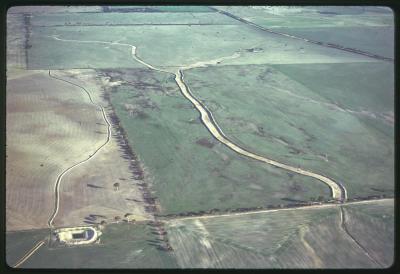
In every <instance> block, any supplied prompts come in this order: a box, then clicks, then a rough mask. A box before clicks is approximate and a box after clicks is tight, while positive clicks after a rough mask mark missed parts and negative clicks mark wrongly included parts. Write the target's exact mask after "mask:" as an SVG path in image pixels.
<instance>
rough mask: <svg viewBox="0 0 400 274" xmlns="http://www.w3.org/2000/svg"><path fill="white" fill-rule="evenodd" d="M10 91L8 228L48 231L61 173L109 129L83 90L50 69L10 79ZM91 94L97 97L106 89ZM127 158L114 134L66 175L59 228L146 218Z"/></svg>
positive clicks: (61, 198)
mask: <svg viewBox="0 0 400 274" xmlns="http://www.w3.org/2000/svg"><path fill="white" fill-rule="evenodd" d="M52 75H54V76H56V77H60V78H64V77H65V79H66V80H68V79H70V78H68V74H65V73H60V72H53V74H52ZM70 80H71V81H74V79H70ZM7 87H8V93H7V111H8V115H7V216H8V218H7V230H19V229H28V228H41V227H46V225H47V220H48V218H49V217H50V214H51V213H52V211H53V208H54V185H55V182H56V179H57V176H58V175H59V174H60V173H61V172H62V171H63V170H65V169H66V168H68V167H70V166H72V165H74V164H76V163H78V162H80V161H83V160H85V159H86V158H88V157H89V156H90V155H91V154H93V152H94V151H95V150H96V149H97V148H98V147H99V146H100V145H102V144H103V143H104V142H105V140H106V138H107V125H106V123H105V122H104V120H103V118H102V115H101V112H100V110H99V109H98V108H96V107H95V106H93V105H92V104H90V103H89V99H88V97H87V95H86V94H85V93H84V91H83V90H82V89H81V88H79V87H77V86H74V85H71V84H69V83H66V82H63V81H60V80H57V79H54V78H50V77H49V75H48V72H47V71H46V72H43V71H41V72H37V74H35V75H30V76H25V77H21V78H18V79H14V80H9V81H8V85H7ZM92 87H93V86H92ZM54 90H57V92H56V93H55V92H54ZM92 90H93V94H96V93H98V94H97V95H96V97H98V98H99V93H100V92H101V90H95V89H92ZM94 98H95V97H94ZM95 100H96V99H95ZM97 100H99V99H97ZM103 103H104V102H103ZM32 144H34V146H33V145H32ZM102 153H104V154H102ZM127 161H128V160H127V159H124V158H123V152H122V151H120V149H119V146H118V144H117V141H116V139H115V135H114V136H113V137H112V138H111V141H110V142H109V144H107V145H106V146H105V147H104V149H103V150H102V151H100V152H99V155H96V156H95V157H94V158H93V159H90V160H89V161H88V162H87V163H84V164H81V165H80V166H78V167H76V168H74V169H73V170H72V171H71V172H70V173H67V174H66V175H65V176H64V177H63V178H62V180H61V185H60V193H61V194H60V209H59V215H58V216H57V218H56V219H55V225H56V226H67V225H71V224H73V225H78V224H80V225H82V224H84V223H88V222H89V223H91V222H95V223H96V222H100V221H102V220H106V221H113V219H114V217H115V216H120V217H123V216H124V215H125V214H127V213H130V214H132V215H134V217H133V218H135V219H139V220H140V219H143V218H146V217H145V216H146V215H147V214H146V213H145V212H144V208H143V205H141V204H142V199H141V195H140V192H139V187H138V185H136V183H137V182H139V181H135V180H133V179H132V178H131V176H132V175H131V174H132V172H130V170H129V168H128V163H127ZM88 171H90V172H88ZM115 183H119V184H120V188H119V189H118V190H115V187H114V184H115ZM22 201H24V202H22ZM104 201H107V203H104ZM93 214H94V215H100V216H104V217H101V218H98V219H93V218H91V215H93Z"/></svg>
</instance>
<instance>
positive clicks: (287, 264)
mask: <svg viewBox="0 0 400 274" xmlns="http://www.w3.org/2000/svg"><path fill="white" fill-rule="evenodd" d="M345 208H346V212H348V213H347V215H349V216H348V218H350V219H351V220H352V219H353V218H354V216H356V215H355V214H359V212H364V213H363V214H364V218H363V219H357V221H356V222H355V223H354V225H355V226H356V228H355V229H351V232H352V234H353V236H354V237H356V239H357V240H359V241H360V242H362V243H366V244H368V243H367V242H370V245H369V246H368V250H369V253H370V254H372V256H373V257H374V258H375V259H376V260H378V262H380V263H381V264H382V265H383V266H384V267H388V266H390V265H391V263H392V262H393V251H394V249H393V237H394V232H393V229H394V226H393V218H394V212H393V202H383V203H381V202H377V203H373V204H368V205H349V206H345ZM350 209H351V210H350ZM383 214H384V215H383ZM382 215H383V216H384V217H385V218H386V220H387V221H385V222H383V223H382V222H380V219H382ZM282 220H284V221H282ZM371 222H372V223H373V224H374V225H373V226H371ZM168 233H169V234H168V235H169V238H170V243H171V245H172V246H173V247H174V249H175V256H176V258H177V262H178V264H179V266H180V267H193V268H203V267H212V268H249V267H250V268H315V267H317V268H340V267H345V268H368V267H379V266H378V265H376V264H375V263H373V262H372V261H370V260H369V259H368V257H367V256H366V255H365V254H364V253H363V251H361V249H360V248H359V247H358V246H357V245H356V244H355V243H354V242H353V241H352V240H351V239H350V238H349V236H348V235H347V234H346V233H345V232H344V231H343V230H342V229H341V228H340V217H339V209H338V208H324V209H303V210H288V211H281V212H270V213H258V214H251V215H241V216H232V217H218V218H210V219H194V220H176V221H170V222H169V225H168ZM383 247H385V248H383ZM312 250H313V251H312Z"/></svg>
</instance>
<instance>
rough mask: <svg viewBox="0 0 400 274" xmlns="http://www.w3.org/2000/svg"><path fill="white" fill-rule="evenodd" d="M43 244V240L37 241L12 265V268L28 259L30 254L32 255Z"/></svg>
mask: <svg viewBox="0 0 400 274" xmlns="http://www.w3.org/2000/svg"><path fill="white" fill-rule="evenodd" d="M44 244H45V240H41V241H39V242H38V243H37V244H36V245H35V246H34V247H32V249H31V250H29V251H28V252H27V253H26V254H25V255H24V256H23V257H22V258H21V259H20V260H19V261H18V262H17V263H16V264H15V265H13V266H12V267H13V268H17V267H18V266H20V265H21V264H23V263H24V262H25V261H26V260H28V259H29V257H30V256H32V255H33V254H34V253H35V252H36V251H37V250H38V249H39V248H40V247H41V246H42V245H44Z"/></svg>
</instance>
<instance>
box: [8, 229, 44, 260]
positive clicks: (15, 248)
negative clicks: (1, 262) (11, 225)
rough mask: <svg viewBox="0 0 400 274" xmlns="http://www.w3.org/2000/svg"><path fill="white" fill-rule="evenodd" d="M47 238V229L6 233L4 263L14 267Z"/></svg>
mask: <svg viewBox="0 0 400 274" xmlns="http://www.w3.org/2000/svg"><path fill="white" fill-rule="evenodd" d="M47 237H49V230H48V229H40V230H27V231H13V232H7V233H6V237H5V238H6V248H5V249H6V250H5V252H6V262H7V264H8V265H9V266H14V265H15V264H16V263H17V262H18V261H19V260H20V259H21V258H22V257H23V256H24V255H25V253H27V252H28V251H29V250H31V249H32V247H34V246H35V245H36V243H38V242H39V241H41V240H43V239H45V238H47Z"/></svg>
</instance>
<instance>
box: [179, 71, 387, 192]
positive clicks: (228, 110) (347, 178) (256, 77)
mask: <svg viewBox="0 0 400 274" xmlns="http://www.w3.org/2000/svg"><path fill="white" fill-rule="evenodd" d="M392 73H393V70H392V67H391V65H390V64H386V63H352V64H308V65H305V64H303V65H279V66H266V65H264V66H255V65H253V66H249V65H247V66H221V67H208V68H198V69H193V70H189V71H186V72H185V79H186V82H187V84H188V85H189V87H190V88H191V90H192V92H193V93H194V95H195V96H197V97H198V98H199V99H201V100H203V101H204V103H205V104H206V105H207V106H208V107H209V108H210V111H211V112H213V114H214V117H215V119H216V121H217V122H218V123H219V125H220V127H221V128H222V130H223V131H224V132H225V134H226V135H227V136H228V137H230V138H231V139H233V140H234V141H235V142H236V143H238V144H239V145H241V146H243V147H245V148H248V149H249V150H250V151H253V152H258V153H259V154H262V155H264V156H266V157H270V158H272V159H275V160H278V161H281V162H283V163H288V164H291V165H294V166H297V165H299V166H301V167H302V168H304V169H309V170H312V171H314V172H319V173H321V174H325V175H326V176H328V177H330V178H333V179H335V180H338V181H341V182H343V184H344V185H345V187H346V188H347V190H348V194H349V197H355V196H363V197H365V196H368V195H374V194H382V193H385V194H387V195H392V193H393V186H394V172H393V171H394V142H393V140H394V128H393V124H392V123H390V122H386V121H385V120H383V118H382V117H381V115H383V114H387V113H392V115H393V101H392V100H393V96H394V95H393V74H392ZM204 79H207V81H205V80H204ZM237 98H241V99H240V100H237ZM338 107H340V108H341V109H338ZM351 111H355V112H356V113H354V112H351ZM363 111H364V112H363ZM371 113H372V114H371ZM367 114H371V115H376V116H377V118H371V117H370V116H369V115H367ZM374 189H378V191H376V190H374Z"/></svg>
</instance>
